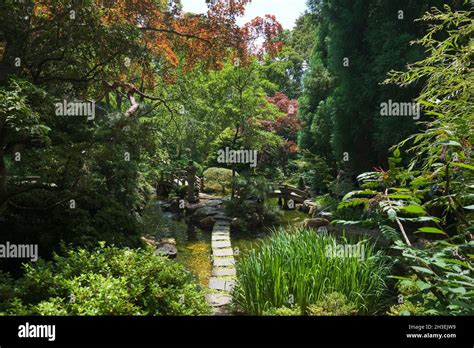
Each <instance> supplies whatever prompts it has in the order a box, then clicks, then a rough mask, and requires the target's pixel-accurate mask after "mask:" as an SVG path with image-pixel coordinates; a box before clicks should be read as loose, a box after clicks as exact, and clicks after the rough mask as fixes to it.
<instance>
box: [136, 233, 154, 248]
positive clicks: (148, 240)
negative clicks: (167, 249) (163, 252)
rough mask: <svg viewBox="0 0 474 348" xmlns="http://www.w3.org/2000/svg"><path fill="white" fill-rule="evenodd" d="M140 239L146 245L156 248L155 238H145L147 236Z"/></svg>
mask: <svg viewBox="0 0 474 348" xmlns="http://www.w3.org/2000/svg"><path fill="white" fill-rule="evenodd" d="M140 239H141V240H142V242H143V243H145V244H146V245H149V246H152V247H154V248H156V244H157V243H156V240H153V239H151V238H147V237H143V236H142V237H140Z"/></svg>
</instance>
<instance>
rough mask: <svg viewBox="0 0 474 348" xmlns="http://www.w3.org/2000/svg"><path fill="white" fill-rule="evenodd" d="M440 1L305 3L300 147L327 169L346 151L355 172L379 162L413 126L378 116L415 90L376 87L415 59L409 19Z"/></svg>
mask: <svg viewBox="0 0 474 348" xmlns="http://www.w3.org/2000/svg"><path fill="white" fill-rule="evenodd" d="M443 2H444V1H439V0H430V1H417V2H413V1H401V2H397V1H375V0H374V1H367V0H359V1H351V2H350V3H347V2H346V1H338V0H331V1H329V0H323V1H309V6H310V8H312V9H313V11H314V18H315V20H316V22H317V30H316V34H315V35H314V40H315V44H314V50H313V53H312V55H311V60H310V62H309V71H308V73H307V74H306V75H305V77H304V81H305V82H304V93H303V96H302V97H301V98H300V117H301V118H302V120H303V121H304V122H305V125H306V126H305V128H304V130H303V132H302V133H301V138H300V145H301V146H302V147H303V148H306V149H309V150H311V151H313V152H314V153H315V154H317V155H319V156H322V157H324V158H325V159H326V160H327V161H329V163H331V164H332V165H333V166H334V165H335V163H339V162H342V161H343V160H344V153H347V154H348V155H349V158H348V161H347V164H348V165H349V167H350V168H351V169H352V170H355V171H357V172H361V171H363V170H369V169H371V168H372V167H373V166H376V165H377V166H380V165H382V164H385V161H386V160H385V156H386V152H387V149H388V148H389V147H390V146H392V145H393V144H395V143H397V142H399V141H401V140H402V139H404V138H405V137H406V136H408V135H410V134H412V133H413V132H415V131H416V130H417V129H418V125H417V122H416V120H414V119H412V118H410V117H381V115H380V103H382V102H387V101H388V100H393V101H402V102H410V101H412V100H413V99H414V98H415V97H416V96H417V94H418V93H419V91H420V86H421V85H413V86H410V87H409V88H404V89H399V88H396V87H394V86H388V85H380V83H381V82H382V81H383V80H384V79H385V77H386V74H387V73H388V72H389V71H390V70H391V69H401V68H403V67H404V66H405V65H406V64H407V63H412V62H415V61H416V60H418V59H419V58H421V57H422V55H423V50H422V49H421V48H420V46H416V45H415V46H410V45H409V42H410V41H411V40H414V39H415V38H416V37H417V36H419V33H420V28H421V24H420V23H419V22H415V21H414V20H415V19H416V18H419V17H421V15H422V14H423V13H424V12H425V11H427V10H428V9H429V8H430V7H431V6H440V5H441V4H442V3H443ZM400 11H402V12H400ZM346 58H347V61H345V59H346ZM421 118H422V119H423V118H424V116H422V117H421Z"/></svg>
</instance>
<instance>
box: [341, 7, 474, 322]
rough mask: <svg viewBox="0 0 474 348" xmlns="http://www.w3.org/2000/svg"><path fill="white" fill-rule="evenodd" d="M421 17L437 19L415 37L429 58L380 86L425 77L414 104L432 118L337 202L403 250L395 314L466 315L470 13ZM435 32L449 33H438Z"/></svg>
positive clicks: (470, 295) (472, 308)
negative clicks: (359, 210) (407, 157)
mask: <svg viewBox="0 0 474 348" xmlns="http://www.w3.org/2000/svg"><path fill="white" fill-rule="evenodd" d="M422 20H424V21H428V22H432V23H434V24H435V25H433V26H432V27H431V29H430V30H429V31H428V33H427V34H426V35H425V36H424V37H423V38H421V39H420V40H418V43H420V44H421V45H423V46H424V47H426V48H427V51H428V52H429V56H428V57H427V58H426V59H424V60H421V61H419V62H416V63H415V64H413V65H411V66H409V67H408V71H407V72H393V73H392V74H391V77H390V79H388V80H387V81H386V83H397V84H400V85H402V86H404V85H408V84H412V83H415V82H416V81H418V80H420V79H424V80H425V81H426V84H425V87H424V88H423V90H422V92H421V94H420V96H419V97H418V99H417V101H418V102H419V103H421V104H422V105H423V106H424V109H425V112H426V113H427V114H429V115H433V117H434V119H433V120H432V121H430V122H425V124H424V126H425V129H424V130H423V132H422V133H419V134H415V135H413V136H411V137H409V138H408V139H406V140H405V141H403V142H401V143H400V144H398V145H397V146H396V147H394V151H393V156H392V157H390V158H389V169H388V170H387V171H383V170H380V171H378V172H370V173H364V174H362V175H360V176H359V180H360V182H361V184H362V188H363V189H364V190H361V191H354V192H351V193H350V194H348V195H346V197H344V200H343V202H341V204H340V207H345V206H354V205H360V206H363V207H364V210H365V211H366V212H367V213H368V214H367V216H366V218H367V219H370V220H372V221H375V222H377V223H378V224H379V226H380V229H381V231H382V232H383V233H384V234H385V235H386V237H387V238H388V239H389V240H391V241H392V242H393V243H394V244H393V248H394V249H395V250H398V251H399V252H400V253H401V255H400V257H399V258H398V259H399V260H398V261H399V263H400V264H402V265H404V266H405V267H406V268H408V269H407V272H405V274H404V275H402V276H399V277H398V279H400V284H399V286H400V288H411V291H408V292H402V297H403V296H404V298H405V299H404V301H408V303H407V304H402V305H401V306H400V307H402V308H403V309H402V310H401V311H400V309H399V310H398V311H400V312H402V313H411V314H435V315H437V314H472V313H474V278H473V277H472V271H473V266H472V258H473V253H472V251H473V247H474V244H473V241H472V229H473V227H472V221H473V212H472V211H473V207H474V206H473V203H474V200H473V195H472V189H473V182H474V174H473V170H474V167H473V166H472V165H471V159H472V153H471V150H472V145H471V140H470V137H471V136H472V134H473V130H474V123H473V122H472V121H473V116H472V115H474V105H473V103H472V101H473V100H474V96H473V93H474V92H473V88H472V81H474V80H473V78H474V74H473V71H472V67H471V65H472V58H473V51H472V40H471V41H470V37H472V34H473V32H474V22H473V20H472V13H470V12H461V11H458V12H453V11H452V10H451V9H450V8H449V7H447V6H446V7H445V8H444V10H443V11H440V10H433V11H432V12H431V13H427V14H426V15H425V16H424V17H423V18H422ZM440 31H446V32H448V33H449V35H447V36H441V38H438V36H437V34H438V32H440ZM466 115H467V117H466ZM406 147H408V150H407V152H408V153H414V154H415V155H414V156H413V157H412V159H411V161H410V163H409V165H407V166H404V165H403V161H402V159H401V150H402V149H404V148H406ZM341 222H343V223H359V222H360V221H352V222H348V221H341ZM420 236H422V237H420ZM414 241H416V243H414ZM416 244H418V245H416ZM410 303H411V304H410ZM394 311H397V310H395V309H394Z"/></svg>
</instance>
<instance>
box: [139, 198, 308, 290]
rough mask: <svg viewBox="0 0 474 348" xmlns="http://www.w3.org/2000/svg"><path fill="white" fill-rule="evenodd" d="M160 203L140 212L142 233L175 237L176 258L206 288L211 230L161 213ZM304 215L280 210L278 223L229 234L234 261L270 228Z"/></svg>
mask: <svg viewBox="0 0 474 348" xmlns="http://www.w3.org/2000/svg"><path fill="white" fill-rule="evenodd" d="M161 203H162V202H160V201H155V202H153V203H152V204H150V205H149V206H148V208H147V209H146V210H145V212H144V214H143V224H144V228H145V230H144V231H145V234H146V235H148V236H150V237H153V238H155V239H156V240H159V239H160V238H175V240H176V247H177V249H178V256H177V258H176V261H178V262H181V263H182V264H183V265H184V266H185V267H186V269H188V270H189V271H190V272H192V273H193V274H194V275H195V276H196V278H197V279H198V280H199V282H200V283H201V284H202V285H203V286H206V287H207V285H208V283H209V278H210V276H211V232H209V231H208V232H206V231H203V230H201V229H199V228H198V227H195V226H193V225H192V224H186V222H185V221H184V219H183V218H182V217H180V216H178V215H176V214H173V213H169V212H163V211H162V209H161ZM269 203H270V204H271V205H272V206H273V207H274V208H275V209H278V205H277V200H271V201H270V202H269ZM306 217H307V215H306V214H304V213H301V212H299V211H282V210H280V212H279V223H278V225H273V226H268V227H264V228H261V229H259V230H254V231H242V232H234V233H232V236H231V240H232V248H234V250H236V251H237V252H236V255H235V257H236V261H237V262H238V260H239V258H240V257H241V256H242V255H244V254H245V252H246V251H248V250H250V249H255V248H258V247H259V244H260V242H261V240H262V239H263V238H265V237H266V236H268V235H269V234H270V233H271V230H272V229H275V228H278V226H282V227H283V226H292V225H296V224H299V223H301V222H302V221H303V220H304V219H305V218H306ZM236 248H237V249H236Z"/></svg>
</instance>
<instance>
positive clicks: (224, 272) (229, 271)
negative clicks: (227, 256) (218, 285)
mask: <svg viewBox="0 0 474 348" xmlns="http://www.w3.org/2000/svg"><path fill="white" fill-rule="evenodd" d="M236 274H237V271H236V270H235V268H234V267H225V268H223V267H222V268H221V267H219V268H217V267H214V268H213V269H212V274H211V275H212V276H213V277H229V276H235V275H236Z"/></svg>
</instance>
